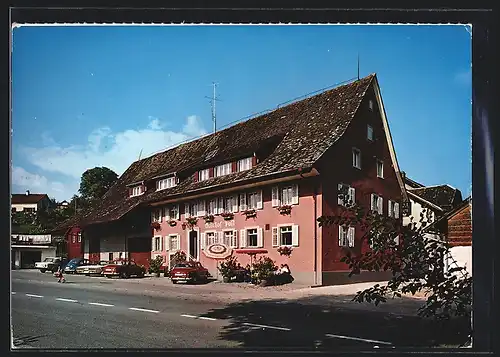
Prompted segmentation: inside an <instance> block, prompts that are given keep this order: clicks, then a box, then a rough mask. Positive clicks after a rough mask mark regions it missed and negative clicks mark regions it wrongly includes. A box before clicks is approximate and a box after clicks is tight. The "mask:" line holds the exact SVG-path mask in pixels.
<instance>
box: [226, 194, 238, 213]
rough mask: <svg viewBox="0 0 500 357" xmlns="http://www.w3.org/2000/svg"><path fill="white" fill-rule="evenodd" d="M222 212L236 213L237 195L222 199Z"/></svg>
mask: <svg viewBox="0 0 500 357" xmlns="http://www.w3.org/2000/svg"><path fill="white" fill-rule="evenodd" d="M228 200H229V203H230V205H229V206H230V207H228ZM222 202H223V207H222V212H225V213H236V212H238V195H231V196H224V198H223V201H222Z"/></svg>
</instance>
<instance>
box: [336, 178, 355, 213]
mask: <svg viewBox="0 0 500 357" xmlns="http://www.w3.org/2000/svg"><path fill="white" fill-rule="evenodd" d="M337 200H338V204H339V206H344V207H349V206H352V205H354V204H355V203H356V189H355V188H354V187H351V186H349V185H346V184H343V183H339V185H338V198H337Z"/></svg>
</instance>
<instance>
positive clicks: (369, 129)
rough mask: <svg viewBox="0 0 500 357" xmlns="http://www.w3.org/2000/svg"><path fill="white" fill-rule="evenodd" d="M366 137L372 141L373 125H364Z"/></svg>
mask: <svg viewBox="0 0 500 357" xmlns="http://www.w3.org/2000/svg"><path fill="white" fill-rule="evenodd" d="M366 139H367V140H368V141H373V126H371V125H370V124H367V125H366Z"/></svg>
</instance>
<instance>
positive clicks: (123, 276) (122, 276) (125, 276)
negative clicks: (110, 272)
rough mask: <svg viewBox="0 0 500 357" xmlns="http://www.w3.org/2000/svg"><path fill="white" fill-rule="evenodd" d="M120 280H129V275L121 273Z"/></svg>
mask: <svg viewBox="0 0 500 357" xmlns="http://www.w3.org/2000/svg"><path fill="white" fill-rule="evenodd" d="M120 278H122V279H127V278H128V274H127V273H125V272H123V273H120Z"/></svg>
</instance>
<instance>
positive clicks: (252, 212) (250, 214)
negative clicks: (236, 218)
mask: <svg viewBox="0 0 500 357" xmlns="http://www.w3.org/2000/svg"><path fill="white" fill-rule="evenodd" d="M241 214H242V215H244V216H245V217H246V219H248V218H253V217H257V212H256V211H255V210H254V209H247V210H246V211H243V212H241Z"/></svg>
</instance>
